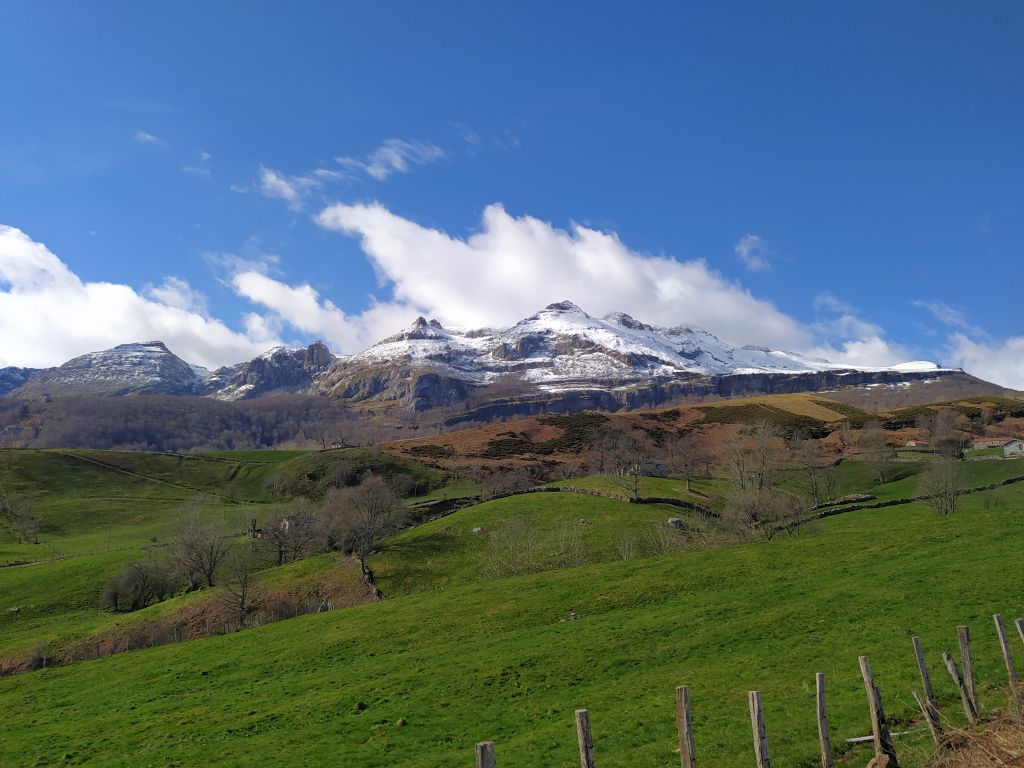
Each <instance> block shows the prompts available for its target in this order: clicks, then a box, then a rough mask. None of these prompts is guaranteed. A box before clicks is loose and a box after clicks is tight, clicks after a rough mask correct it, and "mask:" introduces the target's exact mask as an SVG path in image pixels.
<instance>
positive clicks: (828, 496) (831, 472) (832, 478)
mask: <svg viewBox="0 0 1024 768" xmlns="http://www.w3.org/2000/svg"><path fill="white" fill-rule="evenodd" d="M838 483H839V472H837V471H836V465H835V464H828V465H826V466H825V467H824V468H823V469H822V470H821V486H822V489H823V490H824V492H825V500H826V501H832V499H834V498H835V497H836V485H837V484H838Z"/></svg>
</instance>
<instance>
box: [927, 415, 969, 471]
mask: <svg viewBox="0 0 1024 768" xmlns="http://www.w3.org/2000/svg"><path fill="white" fill-rule="evenodd" d="M958 417H959V414H958V413H957V412H956V411H955V410H953V409H952V408H940V409H939V410H938V411H937V412H936V413H935V416H934V421H933V426H932V433H931V445H932V447H933V448H934V449H935V450H936V452H937V453H939V454H940V455H942V456H946V457H948V458H957V459H959V458H961V457H962V456H963V442H964V441H963V439H962V437H961V435H960V432H959V430H958V429H957V423H958Z"/></svg>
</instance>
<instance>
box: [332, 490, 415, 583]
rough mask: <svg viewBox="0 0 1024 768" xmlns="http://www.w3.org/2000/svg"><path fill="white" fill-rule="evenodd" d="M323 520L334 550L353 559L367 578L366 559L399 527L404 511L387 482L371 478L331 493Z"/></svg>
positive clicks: (403, 517)
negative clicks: (349, 553)
mask: <svg viewBox="0 0 1024 768" xmlns="http://www.w3.org/2000/svg"><path fill="white" fill-rule="evenodd" d="M323 516H324V518H325V523H326V525H327V529H328V532H329V536H330V538H331V539H332V541H333V544H334V546H335V547H337V548H339V549H345V550H346V551H348V552H351V553H352V554H353V555H355V557H356V559H357V560H358V561H359V569H360V570H361V571H362V573H363V576H364V577H368V576H369V572H368V571H367V568H366V558H367V556H368V555H370V554H371V553H372V552H373V550H374V547H376V546H377V544H378V543H379V542H380V540H381V539H382V538H384V537H385V536H387V535H388V534H390V533H393V532H394V531H395V530H397V529H398V527H399V526H400V525H401V524H402V522H403V521H404V519H405V507H403V506H402V504H401V503H400V502H399V500H398V497H396V496H395V492H394V491H392V490H391V487H390V486H389V485H388V484H387V482H385V481H384V480H383V479H382V478H380V477H378V476H376V475H372V476H368V477H365V478H364V479H363V481H362V482H361V483H360V484H359V485H357V486H356V487H354V488H344V489H341V490H333V491H331V492H330V493H329V494H328V495H327V499H326V500H325V502H324V507H323Z"/></svg>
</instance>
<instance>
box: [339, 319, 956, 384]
mask: <svg viewBox="0 0 1024 768" xmlns="http://www.w3.org/2000/svg"><path fill="white" fill-rule="evenodd" d="M380 366H386V367H392V368H393V367H396V366H401V367H405V368H409V367H413V368H427V369H432V370H435V371H437V372H439V373H441V374H443V375H445V376H449V377H454V378H458V379H462V380H465V381H467V382H472V383H474V384H483V383H489V382H492V381H494V380H496V379H498V378H499V377H502V376H509V375H511V376H516V377H519V378H520V379H521V380H522V381H524V382H528V383H532V384H535V385H537V386H539V387H540V388H541V389H545V388H550V389H558V390H561V389H564V388H565V384H566V383H567V382H584V381H589V382H593V383H605V384H610V383H617V384H622V383H629V382H636V381H640V380H643V379H651V378H660V377H669V378H671V377H678V376H680V375H703V376H725V375H733V374H758V373H782V374H787V373H794V374H796V373H815V372H820V371H836V370H852V369H851V367H850V366H846V365H838V364H835V363H830V362H829V361H827V360H822V359H820V358H811V357H806V356H804V355H800V354H797V353H794V352H780V351H773V350H769V349H766V348H762V347H752V346H747V347H739V348H738V347H734V346H732V345H730V344H727V343H725V342H723V341H721V340H720V339H718V338H717V337H715V336H713V335H712V334H710V333H708V332H707V331H705V330H702V329H700V328H693V327H689V326H678V327H675V328H657V327H654V326H651V325H647V324H645V323H642V322H640V321H637V320H635V319H634V318H632V317H630V316H629V315H626V314H624V313H621V312H620V313H615V314H612V315H608V316H607V317H605V318H604V319H603V320H601V319H597V318H595V317H592V316H590V315H588V314H587V313H586V312H584V311H583V310H582V309H580V308H579V307H578V306H576V305H575V304H573V303H572V302H569V301H565V302H560V303H557V304H551V305H549V306H547V307H545V308H544V309H543V310H541V311H540V312H538V313H537V314H535V315H532V316H531V317H528V318H526V319H524V320H521V321H520V322H518V323H516V324H515V325H514V326H512V327H511V328H505V329H480V330H472V331H464V330H458V329H451V328H444V327H443V326H441V324H440V323H438V322H437V321H436V320H430V321H427V320H425V319H424V318H422V317H421V318H417V320H416V321H415V322H414V323H413V324H412V325H411V326H409V327H408V328H407V329H405V330H404V331H402V332H401V333H398V334H396V335H394V336H390V337H388V338H386V339H384V340H383V341H381V342H379V343H378V344H375V345H374V346H372V347H370V348H369V349H367V350H366V351H364V352H362V353H360V354H358V355H353V356H352V357H351V358H348V359H346V360H345V361H343V362H339V363H336V364H335V365H334V366H333V368H332V371H331V372H330V374H329V375H328V377H327V379H328V386H329V388H330V387H331V385H332V384H336V383H337V382H339V380H344V379H345V378H347V376H346V374H347V373H357V372H361V371H365V370H367V369H370V368H375V367H380ZM937 368H938V366H936V365H935V364H934V363H926V362H917V363H905V364H903V365H900V366H896V367H894V368H891V369H886V368H876V369H858V370H872V371H887V370H892V371H901V372H920V371H932V370H937Z"/></svg>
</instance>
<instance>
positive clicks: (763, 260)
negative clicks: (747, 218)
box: [733, 235, 772, 272]
mask: <svg viewBox="0 0 1024 768" xmlns="http://www.w3.org/2000/svg"><path fill="white" fill-rule="evenodd" d="M733 251H735V252H736V257H737V258H738V259H739V260H740V261H741V262H743V266H745V267H746V268H747V269H748V270H750V271H751V272H768V271H770V270H771V268H772V265H771V263H770V262H769V261H768V258H769V257H770V256H771V255H772V252H771V249H769V248H768V244H767V243H765V241H764V240H763V239H762V238H761V237H759V236H758V235H744V236H743V237H741V238H740V239H739V241H737V243H736V245H734V246H733Z"/></svg>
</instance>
